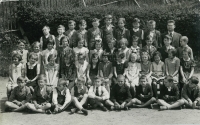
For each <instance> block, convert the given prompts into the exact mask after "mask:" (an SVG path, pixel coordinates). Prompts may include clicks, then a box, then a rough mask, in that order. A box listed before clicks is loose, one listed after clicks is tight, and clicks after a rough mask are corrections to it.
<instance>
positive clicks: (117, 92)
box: [111, 75, 132, 110]
mask: <svg viewBox="0 0 200 125" xmlns="http://www.w3.org/2000/svg"><path fill="white" fill-rule="evenodd" d="M131 98H132V97H131V93H130V90H129V88H128V87H127V86H126V85H125V77H124V76H123V75H118V76H117V84H115V85H114V87H113V89H112V96H111V100H112V102H113V103H114V106H112V109H115V110H121V109H124V110H127V109H128V107H127V106H126V104H127V103H128V102H129V101H130V100H131Z"/></svg>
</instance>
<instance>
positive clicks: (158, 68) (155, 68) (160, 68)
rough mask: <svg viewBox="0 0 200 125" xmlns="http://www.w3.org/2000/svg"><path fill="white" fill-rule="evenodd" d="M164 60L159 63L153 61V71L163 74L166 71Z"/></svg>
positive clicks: (158, 74)
mask: <svg viewBox="0 0 200 125" xmlns="http://www.w3.org/2000/svg"><path fill="white" fill-rule="evenodd" d="M164 66H165V64H164V62H162V61H160V62H159V63H158V64H157V63H156V62H152V72H153V73H154V74H156V75H157V76H163V75H164V74H165V73H164Z"/></svg>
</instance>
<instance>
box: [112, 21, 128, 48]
mask: <svg viewBox="0 0 200 125" xmlns="http://www.w3.org/2000/svg"><path fill="white" fill-rule="evenodd" d="M117 24H118V27H117V28H116V29H115V30H114V33H113V35H114V38H115V39H116V41H119V40H121V39H122V38H126V39H127V40H129V39H130V31H129V30H128V29H126V28H125V27H124V25H126V20H125V18H119V19H118V22H117ZM117 46H119V44H117Z"/></svg>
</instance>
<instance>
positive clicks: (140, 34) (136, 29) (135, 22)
mask: <svg viewBox="0 0 200 125" xmlns="http://www.w3.org/2000/svg"><path fill="white" fill-rule="evenodd" d="M133 35H136V36H137V37H139V41H138V44H139V47H140V48H142V40H143V39H144V31H143V30H142V29H140V20H139V19H138V18H134V20H133V29H132V30H130V36H133ZM130 39H131V40H130V41H133V40H132V38H130ZM130 41H129V42H130ZM129 45H131V43H129Z"/></svg>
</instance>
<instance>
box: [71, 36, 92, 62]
mask: <svg viewBox="0 0 200 125" xmlns="http://www.w3.org/2000/svg"><path fill="white" fill-rule="evenodd" d="M77 41H78V42H77V43H78V46H77V47H75V48H73V52H74V54H75V61H77V57H78V56H77V55H78V54H79V53H82V54H84V55H85V56H86V60H87V62H89V57H88V53H89V50H88V49H87V48H86V47H84V46H83V44H84V39H83V38H82V37H81V36H80V35H78V38H77Z"/></svg>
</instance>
